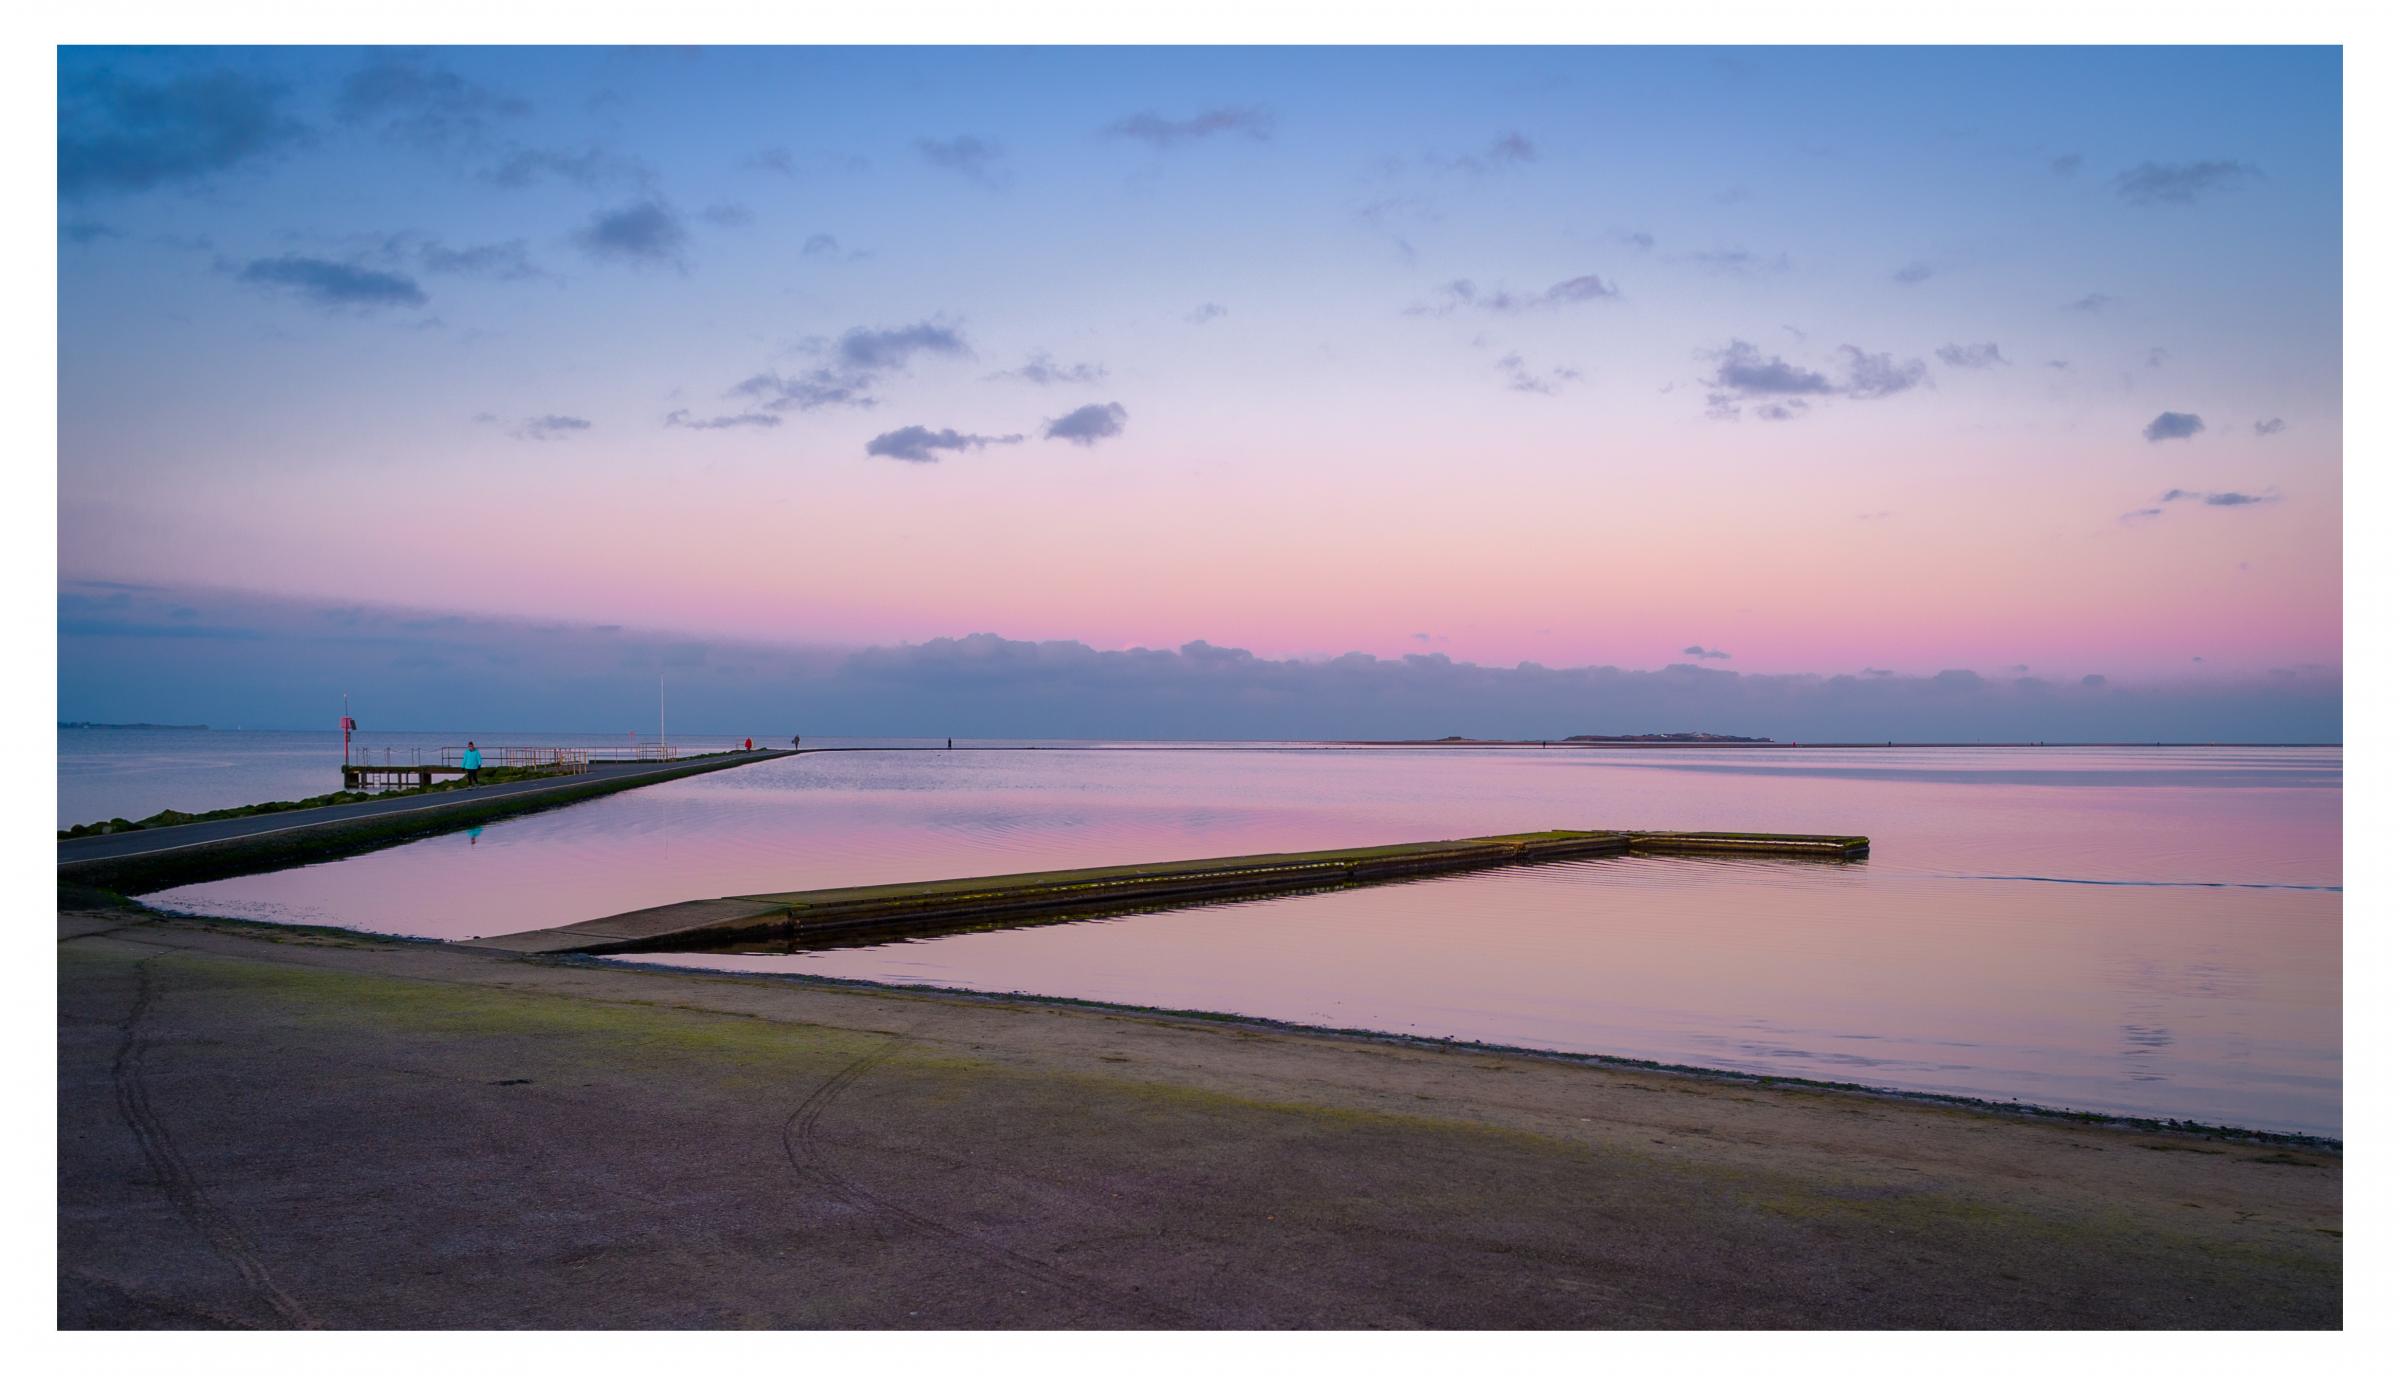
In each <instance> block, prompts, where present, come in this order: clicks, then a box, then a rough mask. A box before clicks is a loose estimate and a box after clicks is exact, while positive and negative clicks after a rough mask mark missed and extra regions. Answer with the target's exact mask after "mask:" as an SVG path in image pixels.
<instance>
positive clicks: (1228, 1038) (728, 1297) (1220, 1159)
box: [58, 909, 2342, 1329]
mask: <svg viewBox="0 0 2400 1376" xmlns="http://www.w3.org/2000/svg"><path fill="white" fill-rule="evenodd" d="M58 937H59V945H58V1104H59V1113H58V1322H59V1324H60V1326H62V1327H66V1328H114V1327H172V1328H195V1327H271V1328H293V1327H328V1328H349V1327H367V1328H408V1329H413V1328H487V1327H489V1328H507V1327H540V1328H584V1327H595V1328H618V1327H623V1328H651V1327H697V1326H718V1327H804V1328H961V1327H995V1328H1051V1327H1068V1328H1152V1327H1169V1328H1220V1327H1230V1328H1259V1327H1266V1328H1275V1327H1360V1328H1384V1327H1399V1328H1408V1327H1455V1328H1488V1327H1505V1328H1519V1327H1524V1328H1615V1327H1667V1328H1683V1327H1702V1328H1714V1327H1798V1328H1817V1327H1853V1326H1855V1327H1899V1328H1914V1327H1944V1328H1947V1327H1966V1328H1985V1327H1992V1328H2013V1327H2090V1328H2105V1327H2134V1328H2151V1327H2156V1328H2186V1327H2192V1328H2203V1327H2232V1328H2283V1327H2329V1326H2337V1325H2339V1324H2340V1322H2341V1319H2342V1307H2341V1306H2342V1292H2341V1281H2342V1241H2341V1233H2342V1157H2341V1154H2340V1153H2339V1152H2338V1151H2325V1150H2319V1149H2317V1148H2315V1147H2313V1146H2309V1145H2305V1144H2295V1143H2288V1142H2268V1141H2260V1140H2255V1139H2244V1138H2241V1137H2238V1136H2234V1137H2213V1136H2209V1135H2206V1134H2201V1133H2189V1132H2162V1131H2144V1130H2137V1129H2132V1128H2125V1127H2111V1126H2106V1125H2097V1124H2083V1123H2075V1122H2066V1121H2060V1120H2057V1119H2040V1118H2029V1117H2020V1116H2015V1115H2011V1114H2008V1113H2006V1112H1998V1111H1990V1110H1978V1109H1971V1108H1965V1107H1956V1106H1945V1105H1936V1104H1925V1103H1912V1102H1908V1101H1905V1100H1902V1099H1898V1098H1894V1097H1891V1096H1880V1095H1872V1094H1862V1093H1849V1092H1841V1091H1834V1090H1825V1089H1814V1088H1800V1087H1790V1086H1778V1085H1768V1084H1761V1083H1759V1082H1757V1081H1755V1080H1746V1079H1740V1078H1727V1077H1708V1076H1700V1075H1688V1074H1675V1073H1668V1072H1661V1071H1650V1070H1641V1069H1636V1068H1630V1067H1622V1066H1608V1065H1601V1064H1593V1063H1590V1062H1577V1061H1574V1060H1571V1059H1568V1058H1562V1057H1555V1056H1543V1055H1539V1054H1528V1053H1517V1052H1507V1051H1499V1050H1494V1049H1490V1048H1481V1047H1468V1046H1442V1045H1439V1044H1429V1043H1424V1042H1410V1041H1405V1040H1400V1039H1393V1038H1373V1037H1361V1036H1342V1035H1334V1034H1319V1033H1309V1032H1303V1031H1294V1030H1289V1029H1281V1028H1277V1027H1275V1026H1273V1025H1271V1024H1263V1023H1258V1022H1251V1021H1246V1020H1242V1019H1232V1018H1225V1019H1214V1018H1194V1017H1173V1016H1166V1015H1158V1014H1149V1013H1143V1012H1139V1011H1131V1010H1112V1009H1105V1008H1090V1007H1083V1008H1077V1007H1065V1006H1060V1005H1056V1004H1048V1003H1044V1002H1042V1001H1039V1000H1030V999H1011V998H989V997H978V996H971V995H956V994H944V993H939V992H929V991H913V990H896V989H872V988H856V987H848V988H845V987H833V986H827V985H823V984H812V983H801V982H793V981H783V980H762V979H752V978H740V977H726V976H714V975H701V974H689V973H664V972H659V971H655V970H644V969H640V968H628V967H621V966H620V967H613V968H612V966H611V965H610V964H609V963H607V962H598V961H590V960H558V959H554V958H527V957H517V956H509V955H504V954H499V953H495V952H492V951H478V950H466V949H461V948H458V947H455V946H439V945H428V944H425V943H419V942H387V941H377V940H374V939H372V938H367V937H360V936H356V935H353V934H349V933H341V932H331V931H303V930H298V929H288V928H287V929H277V928H264V927H245V926H241V925H239V924H225V923H211V922H204V921H196V920H190V919H180V918H158V917H154V916H152V915H149V914H145V913H142V912H141V911H139V910H134V909H117V910H113V911H107V912H93V913H80V912H62V913H60V914H59V916H58Z"/></svg>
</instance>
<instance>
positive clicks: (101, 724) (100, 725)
mask: <svg viewBox="0 0 2400 1376" xmlns="http://www.w3.org/2000/svg"><path fill="white" fill-rule="evenodd" d="M58 729H59V730H61V731H206V730H207V729H208V728H207V727H205V726H170V725H168V724H167V723H165V722H156V721H62V722H60V723H59V724H58Z"/></svg>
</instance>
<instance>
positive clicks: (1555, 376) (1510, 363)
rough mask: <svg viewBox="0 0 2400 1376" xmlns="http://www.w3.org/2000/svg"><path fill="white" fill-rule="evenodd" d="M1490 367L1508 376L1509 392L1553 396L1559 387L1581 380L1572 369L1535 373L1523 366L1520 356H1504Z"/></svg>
mask: <svg viewBox="0 0 2400 1376" xmlns="http://www.w3.org/2000/svg"><path fill="white" fill-rule="evenodd" d="M1492 366H1494V367H1495V368H1498V369H1499V370H1500V371H1501V372H1503V373H1505V374H1507V375H1508V386H1509V390H1510V391H1513V392H1533V393H1537V394H1539V395H1541V396H1546V397H1547V396H1555V395H1557V393H1558V389H1559V388H1560V387H1562V386H1564V385H1566V384H1567V383H1570V382H1580V381H1582V380H1583V374H1582V373H1579V372H1577V371H1576V370H1575V369H1573V368H1552V369H1550V370H1549V371H1548V372H1544V373H1537V372H1535V371H1533V370H1532V369H1531V368H1528V367H1526V366H1525V358H1524V356H1523V355H1522V354H1513V353H1512V354H1505V355H1503V356H1502V357H1501V359H1500V361H1499V362H1498V363H1496V364H1494V365H1492Z"/></svg>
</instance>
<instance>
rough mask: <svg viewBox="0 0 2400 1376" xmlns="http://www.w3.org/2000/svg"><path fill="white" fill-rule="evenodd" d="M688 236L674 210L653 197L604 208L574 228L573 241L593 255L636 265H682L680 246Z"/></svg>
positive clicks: (681, 247) (681, 248)
mask: <svg viewBox="0 0 2400 1376" xmlns="http://www.w3.org/2000/svg"><path fill="white" fill-rule="evenodd" d="M689 237H690V235H689V234H688V233H687V232H686V231H685V229H684V227H683V222H682V221H681V220H679V219H677V218H676V216H675V212H673V211H672V210H669V209H668V208H667V207H666V206H665V205H664V204H663V203H661V202H659V201H654V200H652V201H635V202H634V203H633V204H631V205H627V206H620V207H618V208H617V209H615V210H603V211H601V212H599V213H598V214H596V215H594V216H593V217H592V220H591V223H590V224H587V225H585V226H584V227H583V228H582V229H579V230H577V231H576V232H575V242H576V243H577V244H578V245H580V246H581V247H582V249H583V251H584V252H585V253H588V254H590V255H591V256H592V257H594V258H598V259H603V260H607V259H614V260H616V261H619V262H624V263H631V264H633V265H635V266H637V267H641V266H649V265H655V264H670V265H674V266H677V267H680V266H682V263H683V246H684V243H685V241H686V240H687V239H688V238H689Z"/></svg>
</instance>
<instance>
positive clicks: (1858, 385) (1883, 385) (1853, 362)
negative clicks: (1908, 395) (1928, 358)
mask: <svg viewBox="0 0 2400 1376" xmlns="http://www.w3.org/2000/svg"><path fill="white" fill-rule="evenodd" d="M1840 352H1841V355H1842V359H1843V362H1844V364H1845V366H1846V367H1847V369H1848V373H1849V376H1848V378H1847V380H1846V381H1845V382H1844V384H1843V387H1842V391H1843V394H1844V395H1846V396H1849V397H1852V398H1854V399H1856V400H1859V401H1872V400H1874V399H1875V398H1877V397H1888V396H1896V395H1898V394H1899V393H1902V392H1905V391H1907V390H1909V389H1910V388H1912V387H1915V386H1918V385H1920V384H1921V383H1923V382H1924V381H1925V362H1924V360H1923V359H1916V358H1911V359H1903V360H1901V361H1900V362H1897V363H1895V362H1893V361H1892V356H1891V355H1890V354H1871V353H1868V352H1867V351H1865V350H1864V349H1860V348H1858V347H1856V346H1854V345H1850V344H1844V345H1843V346H1842V347H1841V350H1840Z"/></svg>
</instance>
